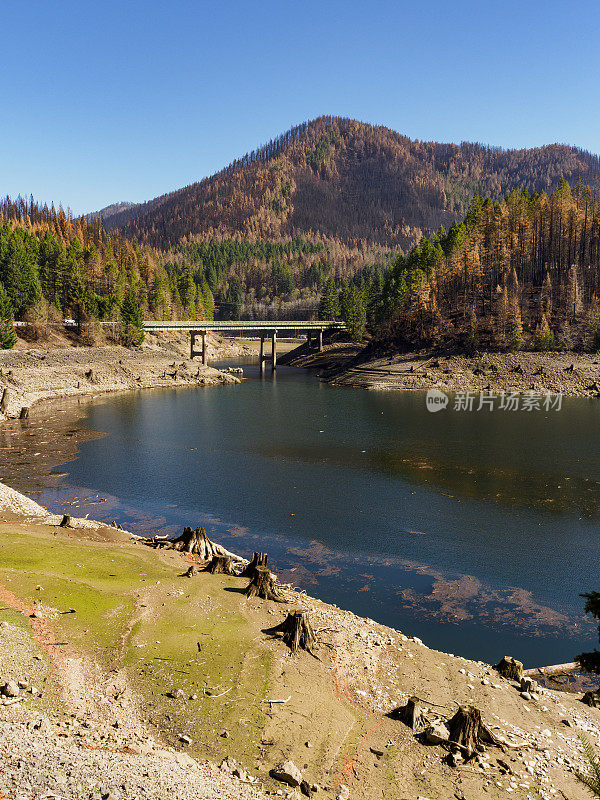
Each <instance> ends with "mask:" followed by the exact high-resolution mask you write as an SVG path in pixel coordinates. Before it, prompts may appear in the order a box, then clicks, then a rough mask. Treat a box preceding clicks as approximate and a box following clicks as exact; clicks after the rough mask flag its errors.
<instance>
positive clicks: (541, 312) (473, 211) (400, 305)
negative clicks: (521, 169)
mask: <svg viewBox="0 0 600 800" xmlns="http://www.w3.org/2000/svg"><path fill="white" fill-rule="evenodd" d="M599 199H600V198H598V196H597V194H596V191H595V189H591V188H590V187H587V186H584V185H583V184H582V183H578V184H577V185H576V186H575V187H574V188H573V189H571V187H570V186H569V184H568V183H567V182H566V181H562V182H561V183H560V185H559V186H558V188H557V189H556V190H555V191H554V192H553V193H552V194H551V195H547V194H545V193H540V194H537V195H531V194H529V192H528V191H527V190H522V191H519V190H515V191H513V192H511V193H510V194H509V195H508V196H507V198H506V199H505V200H503V201H501V202H495V201H493V200H491V199H489V198H488V199H482V198H476V199H475V200H474V201H473V202H472V203H471V206H470V207H469V209H468V212H467V214H466V217H465V219H464V221H463V222H462V223H460V224H453V225H452V227H451V228H450V230H449V231H448V233H446V232H445V231H444V230H440V231H439V232H438V234H437V235H436V236H434V237H432V238H430V239H426V238H424V239H423V240H422V241H421V242H420V244H419V245H418V246H417V247H415V248H414V249H413V250H412V251H411V252H410V253H409V254H408V255H407V256H399V257H398V259H397V261H396V264H395V265H394V268H393V269H392V271H391V272H390V273H389V274H388V276H387V279H386V281H385V285H384V287H383V290H382V294H381V299H380V304H379V309H378V312H377V313H376V316H375V317H374V320H373V329H374V332H375V335H376V337H377V338H378V339H379V340H381V341H383V342H387V343H390V344H394V345H396V346H403V347H411V346H414V345H422V344H438V345H439V344H446V345H448V344H451V345H453V346H458V347H462V348H465V349H467V350H469V349H471V350H472V349H475V348H479V347H493V348H501V349H503V348H506V349H518V348H521V347H533V348H535V349H542V350H543V349H553V348H560V349H572V348H574V347H576V348H581V349H593V350H596V349H598V348H600V305H599V299H600V202H599Z"/></svg>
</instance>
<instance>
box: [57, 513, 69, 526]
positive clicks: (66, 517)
mask: <svg viewBox="0 0 600 800" xmlns="http://www.w3.org/2000/svg"><path fill="white" fill-rule="evenodd" d="M59 527H61V528H70V527H71V517H70V516H69V515H68V514H65V515H64V516H63V518H62V519H61V521H60V525H59Z"/></svg>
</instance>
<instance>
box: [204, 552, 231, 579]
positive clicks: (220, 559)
mask: <svg viewBox="0 0 600 800" xmlns="http://www.w3.org/2000/svg"><path fill="white" fill-rule="evenodd" d="M206 572H210V574H211V575H235V574H236V572H235V570H234V568H233V559H232V558H231V556H213V557H212V559H211V560H210V562H209V563H208V566H207V567H206Z"/></svg>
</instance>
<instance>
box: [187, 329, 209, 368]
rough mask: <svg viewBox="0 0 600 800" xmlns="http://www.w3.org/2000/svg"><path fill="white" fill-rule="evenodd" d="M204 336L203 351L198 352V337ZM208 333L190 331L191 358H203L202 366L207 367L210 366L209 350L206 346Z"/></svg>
mask: <svg viewBox="0 0 600 800" xmlns="http://www.w3.org/2000/svg"><path fill="white" fill-rule="evenodd" d="M199 334H200V335H201V336H202V350H196V336H198V335H199ZM206 335H207V332H206V331H190V358H191V359H193V358H195V357H196V356H200V355H201V356H202V366H204V367H205V366H206V365H207V364H208V348H207V345H206Z"/></svg>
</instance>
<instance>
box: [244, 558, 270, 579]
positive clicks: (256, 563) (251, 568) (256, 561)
mask: <svg viewBox="0 0 600 800" xmlns="http://www.w3.org/2000/svg"><path fill="white" fill-rule="evenodd" d="M268 560H269V556H268V555H267V554H266V553H253V555H252V561H251V562H250V563H249V564H247V565H246V567H245V568H244V570H243V571H242V573H241V575H242V577H243V578H253V577H254V573H255V572H256V568H257V567H266V566H267V561H268Z"/></svg>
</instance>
